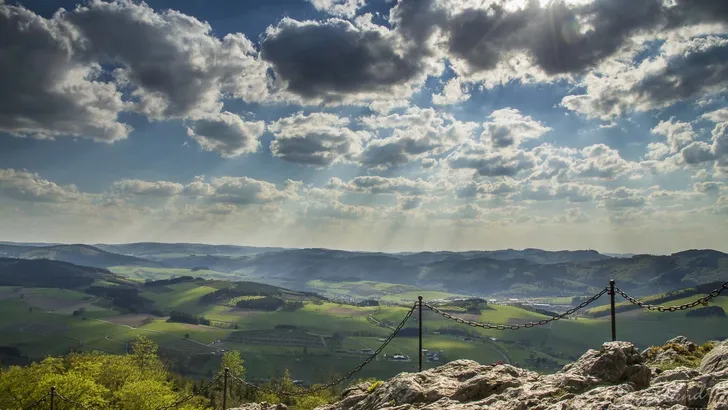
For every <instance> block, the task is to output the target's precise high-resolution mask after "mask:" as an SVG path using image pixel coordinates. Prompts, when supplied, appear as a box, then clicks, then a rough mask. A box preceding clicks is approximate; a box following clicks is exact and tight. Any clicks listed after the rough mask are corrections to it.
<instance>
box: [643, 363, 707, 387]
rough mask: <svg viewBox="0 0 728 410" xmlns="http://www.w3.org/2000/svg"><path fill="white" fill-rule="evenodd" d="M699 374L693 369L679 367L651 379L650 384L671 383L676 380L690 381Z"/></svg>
mask: <svg viewBox="0 0 728 410" xmlns="http://www.w3.org/2000/svg"><path fill="white" fill-rule="evenodd" d="M699 374H700V372H698V371H697V370H695V369H689V368H687V367H685V366H680V367H677V368H675V369H671V370H665V371H664V372H661V373H660V374H658V375H656V376H655V377H653V378H652V383H663V382H672V381H678V380H690V379H692V378H693V377H696V376H698V375H699Z"/></svg>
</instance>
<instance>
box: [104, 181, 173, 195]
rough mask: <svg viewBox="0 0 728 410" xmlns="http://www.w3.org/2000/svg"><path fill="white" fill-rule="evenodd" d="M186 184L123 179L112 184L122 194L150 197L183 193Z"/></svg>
mask: <svg viewBox="0 0 728 410" xmlns="http://www.w3.org/2000/svg"><path fill="white" fill-rule="evenodd" d="M184 189H185V187H184V185H182V184H179V183H176V182H168V181H141V180H138V179H123V180H120V181H116V182H114V183H113V185H112V190H113V191H114V192H116V193H118V194H120V195H135V196H148V197H163V198H164V197H173V196H176V195H179V194H180V193H182V191H183V190H184Z"/></svg>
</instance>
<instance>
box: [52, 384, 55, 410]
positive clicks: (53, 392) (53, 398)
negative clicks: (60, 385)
mask: <svg viewBox="0 0 728 410" xmlns="http://www.w3.org/2000/svg"><path fill="white" fill-rule="evenodd" d="M55 399H56V386H51V410H54V409H55V407H54V404H55V403H54V402H55Z"/></svg>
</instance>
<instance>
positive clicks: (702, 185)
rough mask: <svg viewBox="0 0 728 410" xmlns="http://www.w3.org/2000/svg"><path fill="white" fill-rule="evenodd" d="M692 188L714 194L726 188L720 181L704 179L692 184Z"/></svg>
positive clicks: (703, 192)
mask: <svg viewBox="0 0 728 410" xmlns="http://www.w3.org/2000/svg"><path fill="white" fill-rule="evenodd" d="M693 189H694V190H695V191H696V192H700V193H702V194H708V195H714V194H717V193H719V192H720V191H723V190H725V189H726V185H725V183H723V182H721V181H705V182H696V183H695V184H693Z"/></svg>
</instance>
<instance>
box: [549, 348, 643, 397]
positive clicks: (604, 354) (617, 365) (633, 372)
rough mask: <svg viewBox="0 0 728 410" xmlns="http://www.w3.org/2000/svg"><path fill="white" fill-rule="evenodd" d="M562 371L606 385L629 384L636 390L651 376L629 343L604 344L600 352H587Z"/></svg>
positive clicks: (640, 357)
mask: <svg viewBox="0 0 728 410" xmlns="http://www.w3.org/2000/svg"><path fill="white" fill-rule="evenodd" d="M562 371H563V372H565V373H568V374H575V375H580V376H589V377H594V378H596V379H599V380H600V381H602V382H606V383H619V382H625V381H626V382H631V383H634V384H635V386H637V388H644V387H647V386H648V385H649V380H650V374H651V371H650V369H649V368H648V367H647V366H645V365H644V364H643V363H642V356H641V355H640V354H639V353H638V351H637V349H636V348H635V347H634V345H633V344H632V343H629V342H609V343H604V345H602V348H601V350H593V349H591V350H588V351H587V352H586V353H584V354H583V355H582V356H581V357H580V358H579V360H577V361H576V362H574V363H572V365H570V366H568V367H565V368H564V370H562Z"/></svg>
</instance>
